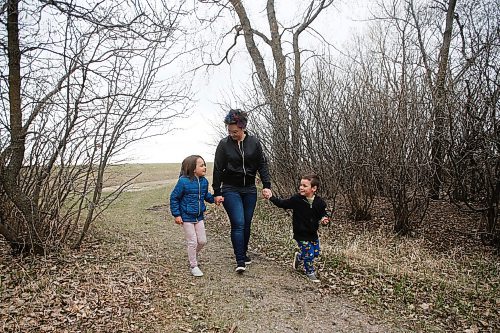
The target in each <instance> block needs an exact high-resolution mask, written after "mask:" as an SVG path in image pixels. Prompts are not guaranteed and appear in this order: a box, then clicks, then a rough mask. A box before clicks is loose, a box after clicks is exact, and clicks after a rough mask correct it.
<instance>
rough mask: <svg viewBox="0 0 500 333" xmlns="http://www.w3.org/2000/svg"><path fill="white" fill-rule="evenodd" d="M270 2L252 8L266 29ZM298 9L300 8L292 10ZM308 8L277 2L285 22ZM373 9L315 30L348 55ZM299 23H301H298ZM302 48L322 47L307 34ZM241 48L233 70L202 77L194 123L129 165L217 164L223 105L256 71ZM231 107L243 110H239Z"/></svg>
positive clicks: (134, 156) (322, 22)
mask: <svg viewBox="0 0 500 333" xmlns="http://www.w3.org/2000/svg"><path fill="white" fill-rule="evenodd" d="M265 2H266V1H262V0H258V1H252V2H251V3H252V4H253V5H254V6H259V7H260V8H259V9H260V10H257V7H256V8H255V10H257V11H256V12H255V13H256V14H255V15H256V16H259V15H260V17H261V18H262V22H263V23H265V21H264V19H265V11H262V10H263V9H264V8H265ZM346 2H347V1H346ZM246 3H248V1H247V2H245V4H246ZM292 3H294V4H295V5H294V6H291V4H292ZM304 3H308V1H303V0H294V1H292V0H281V1H276V12H277V14H278V19H279V20H280V21H282V22H283V21H286V20H288V21H289V22H292V18H294V17H297V12H302V9H303V8H301V6H302V7H303V5H304ZM367 3H368V0H359V1H352V0H351V1H348V2H347V3H344V4H339V5H337V6H336V7H335V8H329V9H328V11H327V12H323V13H322V15H320V17H318V18H317V20H316V21H315V24H314V25H313V27H314V28H315V29H316V30H317V31H319V32H320V33H321V34H323V35H324V37H325V39H327V40H328V41H329V42H330V43H332V44H334V45H335V46H336V47H338V48H339V49H342V48H343V45H345V43H346V42H348V40H349V36H350V35H351V33H352V32H353V31H356V30H357V31H359V29H361V27H362V25H363V24H362V23H360V22H359V19H361V18H363V17H366V11H365V10H363V8H364V7H365V5H366V4H367ZM293 21H294V22H297V19H295V20H293ZM283 23H285V24H286V23H288V22H283ZM258 28H259V30H261V31H265V32H267V31H268V29H266V26H262V27H258ZM300 44H301V45H302V46H303V47H307V48H314V46H315V44H316V45H317V44H321V42H320V40H318V39H317V38H311V37H310V36H308V35H307V34H306V33H304V34H302V35H301V39H300ZM239 46H240V50H242V51H243V52H239V53H238V54H237V55H236V57H234V59H233V61H232V63H231V65H227V64H224V65H221V66H219V67H217V68H212V69H211V70H210V71H209V72H207V71H204V70H202V71H199V72H197V75H196V77H195V81H194V90H195V92H196V94H195V102H194V105H193V108H192V111H191V112H192V115H191V116H190V117H189V118H188V119H181V120H178V121H176V122H175V124H174V126H175V127H176V128H177V130H174V131H172V132H170V133H168V134H165V135H162V136H157V137H153V138H151V139H148V140H146V141H143V142H140V143H137V144H135V145H134V146H132V147H131V148H130V149H128V150H127V151H126V156H125V159H126V162H128V163H173V162H175V163H180V162H181V161H182V160H183V159H184V158H185V157H186V156H188V155H191V154H197V155H201V156H203V157H204V158H205V160H206V161H207V162H209V161H213V158H214V153H215V148H216V143H217V142H218V140H219V139H220V138H221V137H220V135H219V134H217V132H218V130H220V129H221V128H223V122H222V120H223V117H224V113H225V111H224V110H222V107H221V106H220V104H224V103H227V102H228V101H230V100H231V98H230V96H231V92H232V91H236V92H237V91H238V90H240V89H241V86H242V85H244V84H245V83H247V82H248V79H249V74H250V71H251V69H252V67H251V64H250V58H249V57H248V55H247V54H246V51H245V49H244V45H243V39H242V38H241V40H240V43H239ZM231 106H232V107H234V108H237V107H238V105H231ZM215 126H219V129H218V130H217V129H216V128H215Z"/></svg>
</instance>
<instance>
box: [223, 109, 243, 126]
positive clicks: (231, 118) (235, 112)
mask: <svg viewBox="0 0 500 333" xmlns="http://www.w3.org/2000/svg"><path fill="white" fill-rule="evenodd" d="M247 122H248V117H247V113H246V112H245V111H241V110H240V109H231V110H229V113H228V114H227V115H226V117H225V118H224V124H226V125H232V124H236V125H237V126H238V127H239V128H241V129H245V128H246V127H247Z"/></svg>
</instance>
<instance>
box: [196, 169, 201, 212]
mask: <svg viewBox="0 0 500 333" xmlns="http://www.w3.org/2000/svg"><path fill="white" fill-rule="evenodd" d="M196 179H197V180H198V216H196V221H198V217H199V216H200V212H201V184H200V178H198V177H196Z"/></svg>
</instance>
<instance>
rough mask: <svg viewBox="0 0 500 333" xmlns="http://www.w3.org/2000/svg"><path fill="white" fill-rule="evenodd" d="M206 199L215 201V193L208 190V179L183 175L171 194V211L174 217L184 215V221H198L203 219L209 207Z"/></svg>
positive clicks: (211, 201)
mask: <svg viewBox="0 0 500 333" xmlns="http://www.w3.org/2000/svg"><path fill="white" fill-rule="evenodd" d="M205 201H207V202H210V203H214V197H213V195H212V194H211V193H210V192H208V180H207V179H206V178H205V177H195V178H193V179H189V177H186V176H181V177H180V178H179V180H178V181H177V184H176V185H175V187H174V189H173V190H172V193H171V194H170V212H171V213H172V215H173V216H174V217H177V216H180V217H182V220H183V221H184V222H198V221H201V220H203V212H205V210H206V209H207V207H206V206H205Z"/></svg>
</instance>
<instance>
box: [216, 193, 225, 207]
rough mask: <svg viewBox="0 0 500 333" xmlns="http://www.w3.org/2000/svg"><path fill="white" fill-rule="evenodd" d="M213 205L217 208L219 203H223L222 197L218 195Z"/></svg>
mask: <svg viewBox="0 0 500 333" xmlns="http://www.w3.org/2000/svg"><path fill="white" fill-rule="evenodd" d="M214 201H215V204H216V205H217V206H219V205H220V204H221V202H224V197H223V196H222V195H218V196H216V197H215V198H214Z"/></svg>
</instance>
